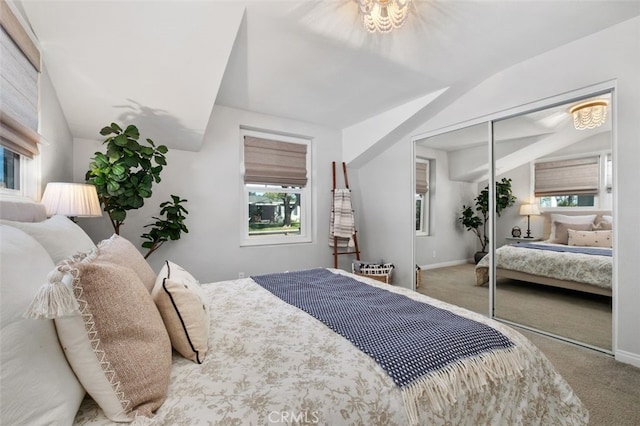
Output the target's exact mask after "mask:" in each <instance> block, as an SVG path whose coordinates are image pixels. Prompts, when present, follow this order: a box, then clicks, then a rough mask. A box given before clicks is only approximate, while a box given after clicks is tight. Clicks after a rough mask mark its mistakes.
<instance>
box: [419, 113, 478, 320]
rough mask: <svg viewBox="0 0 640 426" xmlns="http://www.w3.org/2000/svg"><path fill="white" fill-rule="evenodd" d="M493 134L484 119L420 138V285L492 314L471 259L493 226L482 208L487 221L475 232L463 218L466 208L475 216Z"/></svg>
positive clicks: (430, 292) (437, 295) (430, 293)
mask: <svg viewBox="0 0 640 426" xmlns="http://www.w3.org/2000/svg"><path fill="white" fill-rule="evenodd" d="M488 134H489V133H488V124H487V123H480V124H476V125H472V126H466V127H462V128H459V129H456V130H452V131H447V132H445V133H441V134H438V135H435V136H433V137H426V138H424V139H421V140H419V141H416V142H415V167H416V170H415V177H416V182H415V206H416V210H415V212H416V231H415V240H414V243H415V251H414V252H415V263H416V265H418V266H419V267H420V268H421V270H420V271H419V276H420V280H417V281H416V285H418V287H417V288H416V290H417V291H419V292H421V293H424V294H426V295H428V296H432V297H435V298H437V299H440V300H443V301H446V302H449V303H453V304H456V305H459V306H463V307H465V308H467V309H470V310H473V311H476V312H478V313H481V314H483V315H488V314H489V291H488V286H487V285H486V284H485V285H484V286H483V285H479V286H478V285H476V282H477V281H476V272H475V263H474V262H473V260H472V259H473V258H474V255H475V254H476V253H478V252H482V251H483V249H482V243H481V242H482V241H485V240H484V236H485V235H486V231H488V228H486V229H485V227H484V225H485V223H484V217H483V215H482V214H481V213H479V212H478V213H477V217H478V218H479V220H481V221H482V223H480V224H478V226H477V227H475V228H474V229H473V230H471V231H469V230H467V229H466V228H465V227H464V226H463V224H462V223H461V218H462V217H463V214H462V211H463V210H464V209H465V207H470V208H471V209H472V211H473V212H474V215H475V208H476V205H475V198H476V197H477V196H478V195H479V193H480V191H481V190H482V189H483V188H484V187H485V186H486V185H487V181H488V176H489V173H490V168H489V154H488V153H489V139H488ZM425 170H426V171H425ZM469 220H472V219H469ZM476 231H477V232H476ZM487 250H488V246H486V245H485V248H484V251H485V253H484V255H486V251H487ZM478 256H483V254H480V255H478Z"/></svg>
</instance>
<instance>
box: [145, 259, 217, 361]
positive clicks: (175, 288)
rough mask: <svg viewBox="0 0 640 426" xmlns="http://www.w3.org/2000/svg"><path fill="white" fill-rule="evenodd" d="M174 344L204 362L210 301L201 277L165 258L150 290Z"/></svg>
mask: <svg viewBox="0 0 640 426" xmlns="http://www.w3.org/2000/svg"><path fill="white" fill-rule="evenodd" d="M151 297H153V300H154V302H155V303H156V306H157V307H158V310H159V311H160V315H161V316H162V320H163V321H164V325H165V327H166V328H167V331H168V332H169V337H170V339H171V345H172V346H173V348H174V349H175V350H176V351H177V352H178V353H180V355H182V356H183V357H185V358H187V359H189V360H191V361H193V362H197V363H198V364H201V363H202V361H203V360H204V357H205V355H206V354H207V349H208V343H209V304H208V303H207V299H206V295H205V294H204V292H203V291H202V288H200V284H199V283H198V281H197V280H196V279H195V278H194V277H193V276H192V275H191V274H190V273H189V272H187V271H186V270H185V269H183V268H181V267H180V266H178V265H176V264H175V263H173V262H170V261H168V260H167V261H166V262H165V264H164V266H163V267H162V269H161V270H160V273H159V274H158V278H157V280H156V285H155V287H154V288H153V291H152V292H151Z"/></svg>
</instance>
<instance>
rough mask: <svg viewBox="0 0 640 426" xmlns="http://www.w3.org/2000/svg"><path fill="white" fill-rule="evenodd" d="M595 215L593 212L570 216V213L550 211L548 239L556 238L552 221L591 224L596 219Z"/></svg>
mask: <svg viewBox="0 0 640 426" xmlns="http://www.w3.org/2000/svg"><path fill="white" fill-rule="evenodd" d="M596 216H597V215H595V214H588V215H575V216H572V215H565V214H558V213H552V214H551V234H550V235H549V240H555V239H556V227H555V225H554V222H562V223H590V224H593V223H594V221H595V220H596ZM565 244H566V243H565Z"/></svg>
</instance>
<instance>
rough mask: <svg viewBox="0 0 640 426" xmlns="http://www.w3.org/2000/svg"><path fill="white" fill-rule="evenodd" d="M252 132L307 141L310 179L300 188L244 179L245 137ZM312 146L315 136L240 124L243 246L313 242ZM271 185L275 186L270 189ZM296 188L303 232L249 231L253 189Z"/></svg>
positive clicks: (268, 136) (263, 135) (241, 229)
mask: <svg viewBox="0 0 640 426" xmlns="http://www.w3.org/2000/svg"><path fill="white" fill-rule="evenodd" d="M245 136H252V137H256V138H262V139H271V140H278V141H282V142H289V143H297V144H303V145H306V147H307V155H306V168H307V183H306V185H305V186H304V187H299V188H300V189H294V188H282V187H281V185H274V186H271V187H270V186H267V185H259V184H247V183H245V182H244V175H245V161H244V137H245ZM311 154H312V149H311V139H310V138H305V137H302V136H293V135H284V134H282V133H277V132H269V131H262V130H253V129H247V128H242V127H241V128H240V188H241V194H242V196H241V197H240V202H241V203H242V204H241V209H240V211H241V212H242V213H241V216H240V218H241V224H240V247H251V246H268V245H283V244H302V243H311V242H312V233H311V230H312V226H311V225H312V219H313V218H312V217H311V212H312V198H311V197H312V192H311V187H312V173H311V170H312V169H311V165H312V158H311ZM269 189H273V190H270V191H267V190H269ZM256 190H257V191H260V192H276V190H277V192H295V193H300V206H299V209H300V234H299V235H260V236H258V235H249V226H248V221H249V193H250V192H256Z"/></svg>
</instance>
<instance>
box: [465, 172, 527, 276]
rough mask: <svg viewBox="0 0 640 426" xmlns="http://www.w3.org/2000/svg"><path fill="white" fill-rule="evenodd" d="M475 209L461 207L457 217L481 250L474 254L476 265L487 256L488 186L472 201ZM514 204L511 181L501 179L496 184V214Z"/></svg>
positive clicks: (514, 197)
mask: <svg viewBox="0 0 640 426" xmlns="http://www.w3.org/2000/svg"><path fill="white" fill-rule="evenodd" d="M474 200H475V209H474V208H473V207H472V206H466V205H463V206H462V214H461V216H460V217H458V222H460V223H461V224H462V225H463V226H464V227H465V228H466V230H467V231H472V232H473V233H474V234H476V236H477V237H478V240H479V241H480V247H481V250H480V251H478V252H476V254H475V255H474V260H475V262H476V263H478V262H479V261H480V259H482V258H483V257H484V256H485V255H486V254H487V245H488V244H489V237H488V236H487V220H488V219H489V185H487V186H485V187H484V189H483V190H482V191H480V194H478V196H477V197H476V198H475V199H474ZM515 202H516V196H515V195H513V194H512V189H511V179H508V178H502V179H501V180H500V181H499V182H496V196H495V203H496V214H497V215H498V217H500V214H501V213H502V211H503V210H504V209H506V208H507V207H511V206H512V205H513V204H514V203H515Z"/></svg>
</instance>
